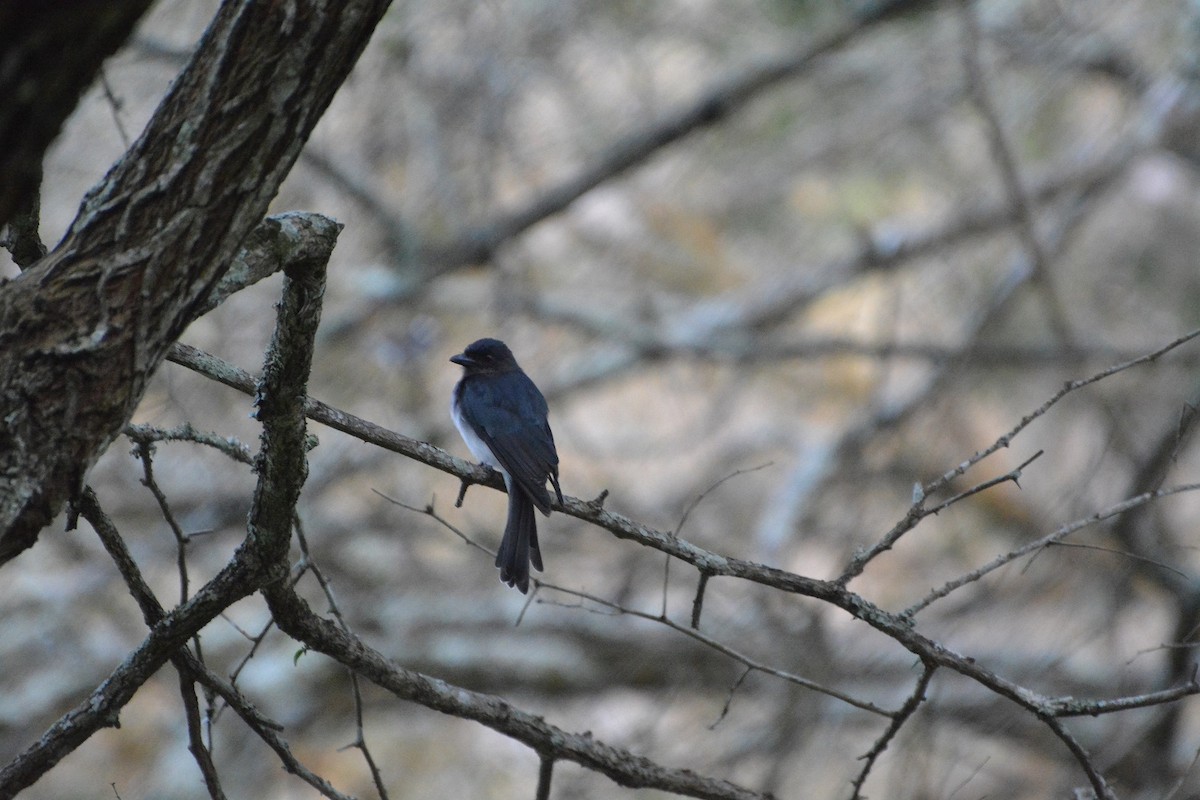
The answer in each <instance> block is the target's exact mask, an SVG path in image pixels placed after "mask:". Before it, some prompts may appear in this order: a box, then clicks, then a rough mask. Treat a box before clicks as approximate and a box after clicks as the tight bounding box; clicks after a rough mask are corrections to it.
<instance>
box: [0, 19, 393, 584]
mask: <svg viewBox="0 0 1200 800" xmlns="http://www.w3.org/2000/svg"><path fill="white" fill-rule="evenodd" d="M387 5H388V3H387V0H353V1H352V2H332V0H308V1H307V2H303V3H296V4H286V5H280V4H271V3H253V2H235V1H234V0H229V2H226V3H225V4H224V5H223V6H222V7H221V10H220V12H219V13H218V15H217V17H216V18H215V20H214V21H213V23H212V25H211V26H210V27H209V30H208V31H207V33H206V34H205V36H204V38H203V40H202V41H201V44H200V46H199V48H198V50H197V52H196V54H195V56H194V58H193V59H192V61H191V62H190V63H189V65H188V67H187V68H186V69H185V70H184V71H183V73H182V74H181V75H180V76H179V78H178V79H177V80H176V81H175V82H174V84H173V85H172V88H171V90H170V92H169V93H168V95H167V97H166V98H165V99H164V100H163V102H162V104H161V105H160V106H159V109H158V111H157V112H156V113H155V115H154V117H153V118H152V119H151V121H150V123H149V124H148V125H147V127H146V129H145V131H144V132H143V134H142V136H141V137H140V138H139V139H138V141H137V142H135V143H134V145H133V146H132V147H131V148H130V150H129V152H128V153H126V155H125V156H124V157H123V158H122V159H121V160H120V161H119V162H118V163H117V164H116V166H115V167H114V168H113V169H112V170H111V171H110V172H109V173H108V175H107V176H106V177H105V178H104V180H103V181H102V182H101V183H100V184H99V185H97V186H96V187H95V188H94V189H92V191H91V192H90V193H89V195H88V197H87V199H86V200H85V202H84V203H83V206H82V208H81V209H80V212H79V215H78V216H77V217H76V219H75V221H74V222H73V223H72V225H71V227H70V229H69V231H68V233H67V235H66V236H65V238H64V239H63V241H62V243H61V244H60V245H59V246H58V247H57V248H56V249H55V250H54V251H53V252H51V253H50V254H49V255H48V256H46V257H45V258H43V259H41V261H39V262H38V263H37V264H36V265H34V266H33V267H31V268H30V269H28V270H26V271H25V272H24V273H22V274H21V275H20V276H18V277H17V278H16V279H15V280H13V281H11V282H9V283H8V284H7V285H6V286H5V287H4V291H3V292H0V417H3V418H4V419H5V421H6V426H5V429H4V431H3V432H0V564H2V563H4V562H5V561H8V560H9V559H11V558H12V557H13V556H15V555H16V554H17V553H19V552H21V551H22V550H23V549H25V548H26V547H29V546H30V545H31V544H33V542H34V541H35V540H36V538H37V535H38V532H39V531H40V530H41V529H42V528H43V527H44V526H45V525H46V523H48V522H49V521H50V519H51V518H52V517H53V515H54V514H55V513H57V511H58V510H59V509H60V508H61V507H62V504H63V502H64V501H66V500H67V499H68V498H69V497H71V496H73V495H75V494H76V493H78V491H79V489H80V487H81V486H82V479H83V476H84V474H85V473H86V472H87V470H88V468H89V467H90V466H91V465H92V463H94V461H95V459H96V458H97V457H98V456H99V454H100V453H101V452H103V451H104V449H105V448H106V447H107V446H108V444H109V443H110V442H111V441H112V439H113V438H114V437H115V436H116V435H117V434H118V433H119V432H120V430H121V428H122V427H123V426H124V425H125V423H126V422H128V420H129V417H130V415H131V414H132V413H133V410H134V408H136V406H137V404H138V402H139V400H140V399H141V397H142V394H143V393H144V391H145V387H146V383H147V381H148V379H149V376H150V375H151V374H152V373H153V371H154V370H155V368H156V367H157V366H158V364H159V362H160V361H161V360H162V358H163V357H165V355H166V353H167V350H168V348H169V347H170V345H171V343H172V342H173V341H174V340H175V339H176V338H177V337H178V335H179V333H180V332H181V331H182V330H183V329H184V328H185V327H186V326H187V324H188V323H189V322H191V320H192V319H194V317H195V315H196V313H197V310H198V309H199V308H200V307H201V306H202V304H203V303H204V300H205V298H206V297H208V296H209V294H210V292H211V291H212V289H213V287H214V286H216V284H217V283H218V281H219V280H220V278H221V277H222V276H223V275H224V274H225V272H226V271H227V269H228V267H229V264H230V262H231V260H232V258H233V256H234V255H235V254H236V252H237V250H238V248H239V246H240V245H241V242H242V241H243V239H245V237H246V235H247V234H248V233H249V232H250V231H251V230H252V229H253V228H254V226H255V225H257V224H258V223H259V221H260V220H261V218H262V215H263V213H264V211H265V210H266V207H267V203H268V202H269V201H270V199H271V198H272V197H273V196H274V194H275V192H276V190H277V188H278V186H279V184H280V183H281V182H282V180H283V178H284V177H285V176H286V175H287V172H288V170H289V169H290V168H291V166H292V164H293V163H294V161H295V159H296V156H297V154H298V153H299V151H300V148H301V147H302V146H303V144H304V141H305V140H306V139H307V137H308V135H309V133H310V132H311V131H312V129H313V126H315V124H316V122H317V120H318V119H319V118H320V116H321V113H322V112H323V111H324V110H325V108H326V106H327V105H328V103H329V101H330V99H331V98H332V97H333V94H334V92H335V91H336V90H337V87H338V86H339V85H340V84H341V82H342V80H343V79H344V78H345V76H346V75H347V73H348V72H349V70H350V68H351V66H353V64H354V62H355V60H356V59H357V57H358V55H359V53H360V52H361V51H362V48H363V47H364V46H365V45H366V42H367V40H368V38H369V37H370V34H371V32H372V30H373V28H374V26H375V24H376V22H377V21H378V19H379V18H380V16H381V15H382V14H383V12H384V10H385V9H386V8H387Z"/></svg>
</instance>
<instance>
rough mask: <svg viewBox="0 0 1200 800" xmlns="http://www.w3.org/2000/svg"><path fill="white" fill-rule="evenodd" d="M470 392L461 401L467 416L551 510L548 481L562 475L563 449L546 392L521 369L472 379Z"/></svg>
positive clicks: (468, 386)
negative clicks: (560, 454)
mask: <svg viewBox="0 0 1200 800" xmlns="http://www.w3.org/2000/svg"><path fill="white" fill-rule="evenodd" d="M464 392H465V393H469V397H465V398H464V401H465V402H463V403H461V405H460V409H461V412H462V415H463V417H464V418H465V419H466V421H467V422H468V423H470V425H471V427H472V428H474V430H475V432H476V433H477V434H478V436H479V438H480V439H481V440H483V442H484V444H486V445H487V446H488V448H489V449H490V450H491V451H492V455H494V456H495V458H496V460H497V461H498V462H500V466H501V467H503V468H504V471H505V472H507V473H508V474H509V475H511V476H512V477H513V480H515V481H516V482H517V485H518V486H520V488H521V489H523V490H525V493H526V494H528V495H529V497H530V499H532V500H533V503H534V505H535V506H537V508H538V510H539V511H541V512H542V513H543V514H548V513H549V512H550V493H549V492H547V491H546V479H547V478H549V477H550V476H551V475H557V474H558V453H557V452H556V451H555V449H554V435H553V434H552V433H551V432H550V425H549V423H548V422H547V420H546V414H547V408H546V400H545V398H544V397H542V393H541V392H539V391H538V389H537V387H536V386H534V384H533V381H531V380H529V378H528V377H527V376H525V375H524V374H521V373H508V374H505V375H497V376H491V377H490V379H489V380H474V381H468V382H467V384H466V386H465V387H464Z"/></svg>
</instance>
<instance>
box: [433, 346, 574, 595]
mask: <svg viewBox="0 0 1200 800" xmlns="http://www.w3.org/2000/svg"><path fill="white" fill-rule="evenodd" d="M450 361H451V362H453V363H455V364H458V365H460V366H461V367H462V368H463V375H462V378H461V379H460V380H459V381H458V383H457V384H455V386H454V393H453V395H452V396H451V401H450V416H451V418H453V420H454V425H455V427H456V428H458V432H459V433H460V434H461V435H462V438H463V441H464V442H465V443H466V445H467V449H469V450H470V451H471V453H472V455H474V456H475V458H477V459H479V461H480V462H482V463H484V464H487V465H488V466H489V467H492V468H494V469H496V470H498V471H499V472H500V474H501V475H502V476H504V485H505V487H506V488H507V489H508V521H507V522H506V524H505V526H504V538H503V539H501V541H500V550H499V551H498V552H497V554H496V566H497V567H499V568H500V580H501V581H502V582H503V583H505V584H507V585H508V586H515V587H516V588H517V589H518V590H519V591H520V592H521V594H526V593H528V591H529V566H530V564H532V565H533V567H534V569H536V570H538V571H539V572H540V571H542V569H543V566H542V552H541V548H540V547H539V546H538V538H537V517H536V516H535V515H534V513H533V512H534V510H535V509H536V510H537V511H541V512H542V513H543V514H545V515H546V516H549V515H550V492H549V491H547V489H546V481H547V480H549V481H550V484H551V485H552V486H553V487H554V493H555V495H557V496H558V502H559V504H560V505H561V504H562V502H563V495H562V488H561V487H560V486H559V483H558V451H557V450H555V447H554V434H553V433H552V432H551V431H550V421H549V419H548V414H549V408H548V407H547V405H546V398H545V397H543V396H542V393H541V391H539V390H538V388H537V386H535V385H534V383H533V381H532V380H530V379H529V376H528V375H526V374H525V372H524V371H523V370H522V369H521V367H520V366H519V365H518V364H517V360H516V358H514V357H513V354H512V351H511V350H509V349H508V345H506V344H505V343H504V342H502V341H500V340H499V339H491V338H484V339H479V340H478V341H475V342H472V343H471V344H469V345H467V347H466V349H464V350H463V351H462V352H461V353H459V354H458V355H455V356H452V357H451V358H450Z"/></svg>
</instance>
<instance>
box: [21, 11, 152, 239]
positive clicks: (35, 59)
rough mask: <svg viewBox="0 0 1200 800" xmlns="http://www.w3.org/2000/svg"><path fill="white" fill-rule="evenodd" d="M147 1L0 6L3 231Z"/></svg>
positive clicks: (23, 203)
mask: <svg viewBox="0 0 1200 800" xmlns="http://www.w3.org/2000/svg"><path fill="white" fill-rule="evenodd" d="M150 3H151V0H123V1H122V2H112V0H72V2H69V3H47V2H43V0H8V2H4V3H0V226H2V225H4V223H5V222H7V221H8V220H9V219H10V217H11V216H12V214H13V212H14V211H15V210H16V209H17V208H20V207H22V206H26V205H27V204H28V202H29V199H30V197H31V196H32V195H33V194H34V193H36V192H37V187H38V181H39V178H40V176H41V171H42V168H41V164H42V156H43V154H45V152H46V148H47V147H49V146H50V143H51V142H52V141H54V137H55V136H57V135H58V132H59V130H60V129H61V128H62V124H63V121H64V120H65V119H66V118H67V116H68V115H70V113H71V111H72V110H73V109H74V108H75V105H76V104H77V103H78V102H79V97H80V95H82V94H83V92H84V90H85V89H87V87H88V86H90V85H91V83H92V81H93V80H94V79H95V77H96V73H97V72H99V70H100V65H101V64H102V63H103V62H104V59H105V58H107V57H108V56H109V55H111V54H112V53H113V52H114V51H115V50H116V49H117V48H118V47H120V46H121V43H122V42H124V41H125V39H126V38H128V37H129V34H130V32H131V31H133V26H134V25H135V24H136V23H137V21H138V20H139V19H140V18H141V16H142V14H143V13H144V12H145V11H146V9H147V8H149V7H150Z"/></svg>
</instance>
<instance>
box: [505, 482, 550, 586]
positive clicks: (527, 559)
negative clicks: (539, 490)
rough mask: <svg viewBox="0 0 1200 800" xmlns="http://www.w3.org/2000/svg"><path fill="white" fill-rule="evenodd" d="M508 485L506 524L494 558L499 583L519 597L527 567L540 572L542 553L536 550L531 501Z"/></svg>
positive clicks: (516, 487) (527, 573)
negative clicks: (512, 589) (517, 593)
mask: <svg viewBox="0 0 1200 800" xmlns="http://www.w3.org/2000/svg"><path fill="white" fill-rule="evenodd" d="M505 483H507V484H508V523H507V524H506V525H505V526H504V538H503V539H502V540H501V541H500V551H499V552H498V553H497V554H496V566H497V567H499V568H500V580H501V581H503V582H504V583H506V584H508V585H509V586H516V587H517V588H518V589H519V590H520V591H521V593H522V594H525V593H527V592H528V591H529V565H530V564H533V568H534V569H536V570H538V571H539V572H541V570H542V551H541V550H540V549H539V548H538V539H537V516H536V515H535V513H534V512H535V511H536V509H535V508H534V505H533V501H532V500H531V499H530V498H529V495H527V494H525V492H524V491H522V490H521V488H520V487H519V486H514V485H513V482H512V481H510V480H507V479H506V481H505Z"/></svg>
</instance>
